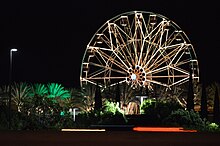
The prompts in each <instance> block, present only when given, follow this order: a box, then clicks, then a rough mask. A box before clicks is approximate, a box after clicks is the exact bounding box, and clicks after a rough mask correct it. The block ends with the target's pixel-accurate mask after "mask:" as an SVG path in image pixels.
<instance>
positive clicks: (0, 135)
mask: <svg viewBox="0 0 220 146" xmlns="http://www.w3.org/2000/svg"><path fill="white" fill-rule="evenodd" d="M219 145H220V133H198V132H197V133H186V132H180V133H174V132H160V133H159V132H134V131H105V132H61V131H0V146H219Z"/></svg>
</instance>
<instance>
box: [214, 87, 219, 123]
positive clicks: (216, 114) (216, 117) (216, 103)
mask: <svg viewBox="0 0 220 146" xmlns="http://www.w3.org/2000/svg"><path fill="white" fill-rule="evenodd" d="M213 114H214V115H213V116H214V117H213V120H214V122H215V123H220V109H219V95H218V88H217V86H216V90H215V98H214V108H213Z"/></svg>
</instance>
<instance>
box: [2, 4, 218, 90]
mask: <svg viewBox="0 0 220 146" xmlns="http://www.w3.org/2000/svg"><path fill="white" fill-rule="evenodd" d="M135 10H138V11H149V12H154V13H158V14H161V15H163V16H165V17H167V18H169V19H171V20H173V21H174V22H175V23H176V24H177V25H179V26H180V28H181V29H182V30H183V31H184V32H185V33H186V34H187V36H188V37H189V39H190V41H191V43H192V45H193V46H194V49H195V51H196V54H197V58H198V60H199V65H200V66H199V68H200V75H201V76H200V77H201V80H204V79H205V81H207V82H213V81H220V77H219V75H220V69H219V68H220V65H219V63H220V55H219V53H218V52H219V50H220V47H219V46H220V37H219V34H220V13H219V11H220V5H219V4H218V1H213V2H212V0H209V1H204V2H203V1H195V2H194V1H193V0H171V1H170V0H160V1H159V0H102V1H98V0H87V1H85V0H80V1H77V0H72V1H70V0H51V1H49V0H44V1H41V0H14V1H12V0H2V1H1V2H0V84H7V83H8V79H9V50H10V49H11V48H17V49H18V52H15V53H13V61H14V62H13V81H17V82H32V83H47V82H56V83H61V84H63V85H64V86H67V87H78V86H79V76H80V66H81V61H82V57H83V54H84V51H85V49H86V45H87V44H88V43H89V41H90V39H91V38H92V36H93V35H94V34H95V32H96V31H97V30H98V29H99V28H100V27H101V26H102V25H103V24H104V23H105V22H106V21H107V20H109V19H111V18H112V17H115V16H117V15H119V14H121V13H124V12H128V11H135Z"/></svg>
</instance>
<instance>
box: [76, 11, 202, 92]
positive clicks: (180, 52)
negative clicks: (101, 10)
mask: <svg viewBox="0 0 220 146" xmlns="http://www.w3.org/2000/svg"><path fill="white" fill-rule="evenodd" d="M190 70H191V71H192V79H193V81H195V82H198V81H199V66H198V60H197V57H196V53H195V50H194V48H193V45H192V44H191V43H190V40H189V39H188V37H187V36H186V34H185V33H184V32H183V31H182V30H181V29H180V27H179V26H178V25H177V24H175V23H174V22H173V21H172V20H169V19H168V18H166V17H164V16H162V15H160V14H155V13H152V12H145V11H132V12H126V13H123V14H120V15H118V16H116V17H114V18H112V19H110V20H108V21H106V22H105V23H104V24H103V25H102V26H101V27H100V28H99V29H98V31H97V32H96V33H95V34H94V35H93V37H92V39H91V40H90V42H89V43H88V45H87V48H86V50H85V53H84V56H83V60H82V66H81V72H80V84H81V86H84V85H87V84H94V85H96V84H99V86H100V87H104V88H105V87H108V86H114V85H116V84H117V83H122V82H125V83H127V84H129V85H131V87H133V88H138V87H147V88H148V89H152V88H153V86H154V85H159V86H163V87H166V88H168V89H171V88H172V87H173V86H177V85H181V84H184V83H186V82H188V81H189V77H190Z"/></svg>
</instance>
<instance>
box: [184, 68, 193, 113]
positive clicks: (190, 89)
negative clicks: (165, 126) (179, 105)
mask: <svg viewBox="0 0 220 146" xmlns="http://www.w3.org/2000/svg"><path fill="white" fill-rule="evenodd" d="M186 108H187V110H188V111H190V110H194V93H193V82H192V69H191V68H190V69H189V86H188V97H187V104H186Z"/></svg>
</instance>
